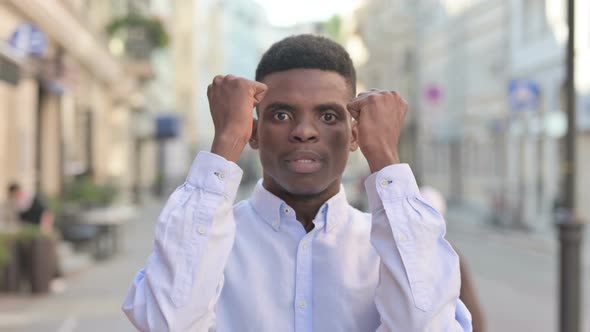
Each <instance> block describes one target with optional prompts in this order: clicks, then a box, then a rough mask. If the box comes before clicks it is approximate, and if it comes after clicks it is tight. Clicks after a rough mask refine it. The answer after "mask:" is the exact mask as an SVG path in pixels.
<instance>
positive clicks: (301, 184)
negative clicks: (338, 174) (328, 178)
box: [282, 179, 331, 196]
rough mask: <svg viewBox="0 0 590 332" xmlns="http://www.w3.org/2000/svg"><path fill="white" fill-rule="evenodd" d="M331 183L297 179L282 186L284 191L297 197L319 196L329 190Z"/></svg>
mask: <svg viewBox="0 0 590 332" xmlns="http://www.w3.org/2000/svg"><path fill="white" fill-rule="evenodd" d="M330 184H331V183H320V182H319V181H317V179H299V180H298V179H295V180H293V181H289V182H286V183H283V184H282V187H283V189H284V190H285V191H286V192H287V193H289V194H291V195H296V196H318V195H320V194H323V193H325V192H326V191H327V190H329V188H330Z"/></svg>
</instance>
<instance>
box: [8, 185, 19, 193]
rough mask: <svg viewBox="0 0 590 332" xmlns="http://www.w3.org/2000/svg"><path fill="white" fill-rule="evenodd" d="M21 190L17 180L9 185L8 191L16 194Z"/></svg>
mask: <svg viewBox="0 0 590 332" xmlns="http://www.w3.org/2000/svg"><path fill="white" fill-rule="evenodd" d="M19 190H20V185H19V184H18V183H16V182H13V183H11V184H10V185H9V186H8V193H9V194H14V193H15V192H17V191H19Z"/></svg>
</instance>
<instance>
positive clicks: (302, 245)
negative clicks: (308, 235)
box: [301, 242, 307, 250]
mask: <svg viewBox="0 0 590 332" xmlns="http://www.w3.org/2000/svg"><path fill="white" fill-rule="evenodd" d="M301 248H302V249H304V250H305V249H307V242H303V243H302V244H301Z"/></svg>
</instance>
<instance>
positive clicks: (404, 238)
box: [397, 234, 408, 242]
mask: <svg viewBox="0 0 590 332" xmlns="http://www.w3.org/2000/svg"><path fill="white" fill-rule="evenodd" d="M397 239H398V240H399V241H400V242H406V241H408V237H407V236H406V235H405V234H400V235H398V237H397Z"/></svg>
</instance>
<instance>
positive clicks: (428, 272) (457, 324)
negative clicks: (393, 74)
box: [123, 35, 471, 332]
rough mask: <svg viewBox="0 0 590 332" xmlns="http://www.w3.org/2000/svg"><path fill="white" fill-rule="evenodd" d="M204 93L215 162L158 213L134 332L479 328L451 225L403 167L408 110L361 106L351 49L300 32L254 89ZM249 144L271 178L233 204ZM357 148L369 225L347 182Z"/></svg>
mask: <svg viewBox="0 0 590 332" xmlns="http://www.w3.org/2000/svg"><path fill="white" fill-rule="evenodd" d="M207 96H208V99H209V107H210V112H211V116H212V118H213V123H214V127H215V134H214V137H213V141H212V146H211V151H210V152H204V151H202V152H200V153H199V154H198V155H197V156H196V158H195V161H194V163H193V165H192V167H191V169H190V171H189V174H188V177H187V180H186V182H185V183H184V184H183V185H181V186H180V187H179V188H178V189H177V190H176V191H175V192H174V193H173V194H172V195H171V197H170V199H169V200H168V202H167V203H166V206H165V207H164V209H163V211H162V213H161V214H160V216H159V219H158V223H157V226H156V231H155V244H154V249H153V252H152V253H151V255H150V257H149V259H148V261H147V263H146V265H145V267H144V268H143V269H142V270H141V271H139V273H138V274H137V275H136V277H135V279H134V280H133V283H132V285H131V288H130V290H129V292H128V294H127V297H126V299H125V301H124V304H123V311H124V312H125V313H126V315H127V316H128V318H129V319H130V321H131V322H132V323H133V324H134V325H135V327H136V328H138V329H139V330H141V331H213V330H215V331H256V332H265V331H273V332H274V331H295V330H296V331H363V332H364V331H375V330H378V331H404V332H409V331H471V317H470V314H469V312H468V310H467V309H466V308H465V306H464V305H463V303H462V302H461V301H460V300H459V287H460V274H459V260H458V257H457V255H456V253H455V252H454V251H453V249H452V247H451V246H450V245H449V243H448V242H447V241H446V240H445V239H444V233H445V223H444V220H443V219H442V217H441V216H440V214H438V213H432V208H431V207H429V205H428V204H427V203H426V202H425V201H424V199H423V198H422V197H421V195H420V193H419V190H418V186H417V185H416V180H415V179H414V176H413V174H412V171H411V170H410V167H409V166H408V165H407V164H401V163H400V160H399V157H398V140H399V137H400V134H401V129H402V127H403V122H404V119H405V116H406V112H407V110H408V106H407V104H406V102H405V101H404V99H403V98H402V97H401V96H400V95H399V94H398V93H396V92H392V91H382V90H370V91H367V92H363V93H360V94H358V95H357V94H356V74H355V69H354V67H353V64H352V61H351V60H350V56H349V55H348V53H347V52H346V51H345V50H344V48H342V47H341V46H340V45H338V44H337V43H335V42H333V41H331V40H329V39H327V38H324V37H318V36H313V35H298V36H292V37H288V38H285V39H283V40H281V41H279V42H277V43H275V44H274V45H272V46H271V47H270V48H269V49H268V50H267V51H266V53H265V54H264V55H263V56H262V59H261V60H260V62H259V64H258V67H257V69H256V81H250V80H246V79H243V78H239V77H235V76H232V75H227V76H216V77H215V78H214V79H213V82H212V84H211V85H209V88H208V91H207ZM254 107H256V114H257V116H256V118H255V119H253V112H252V110H253V108H254ZM384 119H387V120H388V121H383V120H384ZM246 144H250V146H251V147H252V148H254V149H257V150H258V152H259V157H260V162H261V165H262V179H261V180H260V181H259V182H258V183H257V185H256V187H255V189H254V190H253V193H252V195H251V196H250V197H249V199H247V200H245V201H242V202H239V203H237V204H235V205H233V204H234V199H235V196H236V192H237V190H238V187H239V185H240V180H241V177H242V170H241V169H240V168H239V167H238V166H237V165H236V162H237V161H238V159H239V158H240V155H241V153H242V150H243V149H244V147H245V145H246ZM357 148H360V150H361V152H362V153H363V155H364V157H365V159H366V160H367V162H368V165H369V168H370V170H371V173H372V174H371V176H369V177H368V178H367V180H366V182H365V186H366V190H367V195H368V201H369V206H370V211H371V213H370V214H368V213H363V212H361V211H359V210H356V209H355V208H353V207H352V206H350V205H349V204H348V202H347V200H346V195H345V193H344V189H343V188H342V185H341V181H342V174H343V172H344V169H345V166H346V163H347V160H348V156H349V153H350V151H354V150H356V149H357Z"/></svg>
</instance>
